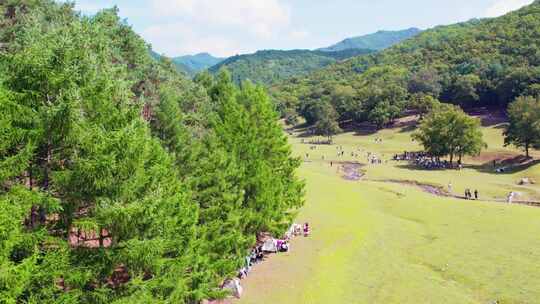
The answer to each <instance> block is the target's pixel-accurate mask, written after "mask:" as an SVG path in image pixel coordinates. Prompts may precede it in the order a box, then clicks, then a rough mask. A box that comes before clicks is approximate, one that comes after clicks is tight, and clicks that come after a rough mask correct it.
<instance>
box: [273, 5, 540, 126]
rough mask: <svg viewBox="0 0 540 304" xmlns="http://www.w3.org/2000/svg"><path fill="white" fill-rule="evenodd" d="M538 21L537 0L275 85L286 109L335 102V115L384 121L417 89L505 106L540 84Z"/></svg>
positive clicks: (461, 101)
mask: <svg viewBox="0 0 540 304" xmlns="http://www.w3.org/2000/svg"><path fill="white" fill-rule="evenodd" d="M539 28H540V2H539V1H535V2H534V3H533V4H531V5H529V6H526V7H524V8H522V9H520V10H517V11H514V12H511V13H509V14H507V15H504V16H502V17H498V18H489V19H481V20H471V21H468V22H464V23H459V24H454V25H449V26H438V27H435V28H433V29H429V30H426V31H423V32H421V33H420V34H418V35H416V36H414V37H412V38H410V39H407V40H405V41H402V42H400V43H398V44H396V45H394V46H393V47H391V48H389V49H386V50H383V51H380V52H378V53H375V54H368V55H363V56H356V57H353V58H350V59H348V60H346V61H343V62H339V63H336V64H332V65H330V66H327V67H325V68H323V69H320V70H317V71H313V72H311V73H309V74H308V75H306V76H297V77H294V78H292V79H288V80H287V81H282V82H279V83H275V84H273V85H272V86H271V88H270V92H271V95H272V97H273V99H274V100H275V103H276V104H278V105H279V109H280V111H281V112H282V113H290V110H289V109H292V110H297V111H298V113H300V114H301V115H303V116H306V115H311V114H310V113H307V112H306V111H305V109H307V108H309V105H312V104H317V103H330V104H331V105H332V106H333V107H334V109H335V110H336V111H337V113H338V122H345V121H349V120H353V121H355V122H366V121H367V122H371V123H372V124H374V125H377V126H379V127H381V126H384V125H386V124H389V123H391V122H392V120H394V119H395V118H396V116H399V115H401V114H402V110H403V109H407V108H411V107H412V105H413V103H411V101H412V100H413V99H414V98H415V97H414V96H415V95H416V94H419V93H421V94H425V95H431V96H432V97H433V98H435V99H438V100H440V101H441V102H444V103H449V104H456V105H460V106H462V107H463V108H469V107H477V106H487V107H500V108H503V109H506V107H507V105H508V104H509V103H510V102H512V101H513V100H515V98H516V97H518V96H521V95H523V94H527V95H533V96H534V95H535V94H537V93H538V92H540V91H539V87H538V85H539V83H540V73H539V67H538V66H539V64H540V57H539V54H540V48H539V47H538V45H537V44H536V43H534V42H535V41H537V40H538V37H539V35H540V33H539V30H538V29H539ZM344 86H346V87H348V88H350V89H349V90H350V91H351V93H350V94H348V96H347V99H343V98H335V95H334V92H335V88H337V87H344ZM306 118H307V117H306ZM308 120H309V119H308ZM312 123H313V124H315V123H316V121H312Z"/></svg>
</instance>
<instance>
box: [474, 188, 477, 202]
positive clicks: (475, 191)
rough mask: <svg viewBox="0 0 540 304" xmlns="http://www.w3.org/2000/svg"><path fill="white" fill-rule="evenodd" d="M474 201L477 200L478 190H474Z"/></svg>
mask: <svg viewBox="0 0 540 304" xmlns="http://www.w3.org/2000/svg"><path fill="white" fill-rule="evenodd" d="M474 199H475V200H478V189H475V190H474Z"/></svg>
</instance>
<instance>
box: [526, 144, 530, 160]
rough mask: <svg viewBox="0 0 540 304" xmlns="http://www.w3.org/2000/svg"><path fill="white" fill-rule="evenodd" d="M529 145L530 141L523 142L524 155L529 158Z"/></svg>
mask: <svg viewBox="0 0 540 304" xmlns="http://www.w3.org/2000/svg"><path fill="white" fill-rule="evenodd" d="M529 146H530V143H529V142H526V143H525V156H526V157H527V158H529Z"/></svg>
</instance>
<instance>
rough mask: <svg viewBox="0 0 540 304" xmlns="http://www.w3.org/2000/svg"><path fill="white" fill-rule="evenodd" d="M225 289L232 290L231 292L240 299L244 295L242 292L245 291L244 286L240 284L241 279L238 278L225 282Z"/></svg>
mask: <svg viewBox="0 0 540 304" xmlns="http://www.w3.org/2000/svg"><path fill="white" fill-rule="evenodd" d="M223 289H226V290H230V291H231V294H232V295H233V296H235V297H236V298H238V299H240V297H241V296H242V292H244V290H243V289H242V286H241V285H240V280H239V279H237V278H234V279H232V280H228V281H227V282H225V284H224V285H223Z"/></svg>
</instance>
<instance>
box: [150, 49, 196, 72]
mask: <svg viewBox="0 0 540 304" xmlns="http://www.w3.org/2000/svg"><path fill="white" fill-rule="evenodd" d="M150 56H152V58H154V59H155V60H157V61H161V60H163V59H164V57H165V56H163V55H160V54H158V53H156V52H155V51H153V50H150ZM165 60H167V59H165ZM168 60H171V61H172V59H170V58H169V59H168ZM172 62H173V64H174V67H175V69H176V71H177V72H179V73H183V74H185V75H186V76H194V75H195V74H196V72H195V71H194V70H192V69H191V68H190V67H188V66H187V65H185V64H183V63H181V62H174V61H172Z"/></svg>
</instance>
